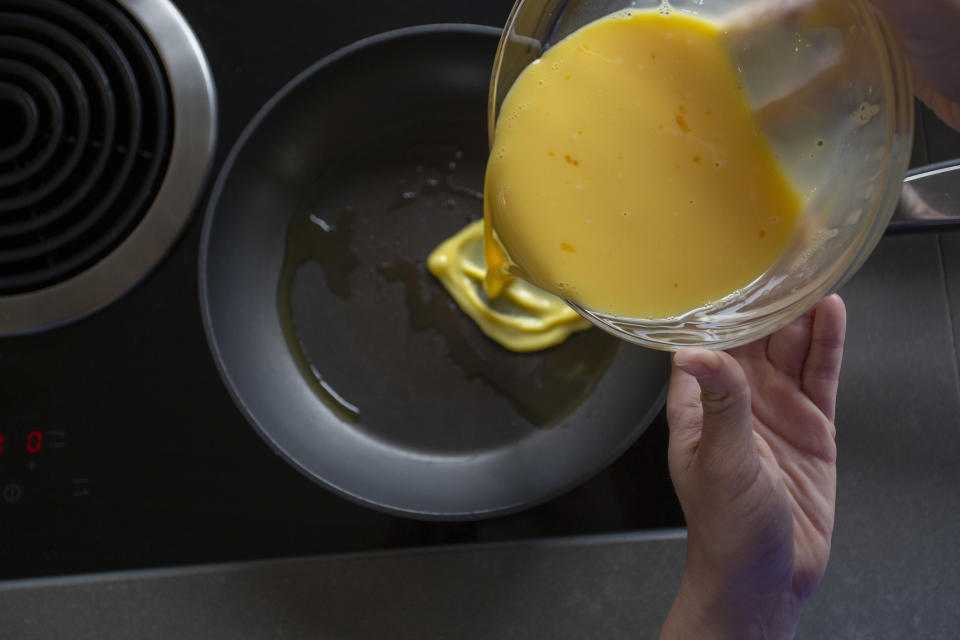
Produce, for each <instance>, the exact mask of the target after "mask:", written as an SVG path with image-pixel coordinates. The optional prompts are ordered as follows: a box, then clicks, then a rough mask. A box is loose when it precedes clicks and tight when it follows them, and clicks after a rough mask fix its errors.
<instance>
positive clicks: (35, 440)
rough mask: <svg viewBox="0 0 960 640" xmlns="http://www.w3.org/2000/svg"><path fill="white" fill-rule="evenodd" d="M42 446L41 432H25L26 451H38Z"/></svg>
mask: <svg viewBox="0 0 960 640" xmlns="http://www.w3.org/2000/svg"><path fill="white" fill-rule="evenodd" d="M42 447H43V432H42V431H31V432H30V433H28V434H27V453H40V449H41V448H42Z"/></svg>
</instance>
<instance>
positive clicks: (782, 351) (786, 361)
mask: <svg viewBox="0 0 960 640" xmlns="http://www.w3.org/2000/svg"><path fill="white" fill-rule="evenodd" d="M812 336H813V312H810V313H806V314H804V315H802V316H801V317H799V318H797V319H796V320H794V321H793V322H791V323H790V324H788V325H787V326H785V327H784V328H783V329H780V331H777V332H776V333H775V334H773V335H772V336H770V339H769V340H768V341H767V359H768V360H769V361H770V363H771V364H773V366H775V367H776V368H777V369H779V370H780V371H782V372H784V373H785V374H787V375H788V376H790V377H791V378H793V379H794V380H798V381H799V380H800V374H802V373H803V363H804V362H805V361H806V359H807V352H808V351H809V350H810V339H811V337H812Z"/></svg>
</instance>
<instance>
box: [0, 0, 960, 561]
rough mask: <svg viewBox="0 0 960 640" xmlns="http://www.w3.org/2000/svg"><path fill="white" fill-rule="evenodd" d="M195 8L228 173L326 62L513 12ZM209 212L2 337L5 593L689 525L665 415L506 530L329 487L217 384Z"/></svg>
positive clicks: (469, 6)
mask: <svg viewBox="0 0 960 640" xmlns="http://www.w3.org/2000/svg"><path fill="white" fill-rule="evenodd" d="M85 1H90V2H93V1H94V0H85ZM98 1H99V0H98ZM44 2H48V0H44ZM13 4H14V5H15V4H16V2H14V3H13ZM27 4H30V3H29V2H27ZM176 4H177V6H178V8H179V9H180V11H181V12H182V13H183V15H184V16H185V17H186V19H187V20H188V21H189V23H190V24H191V26H192V28H193V29H194V31H195V32H196V34H197V36H198V38H199V40H200V42H201V44H202V46H203V48H204V49H205V52H206V55H207V57H208V60H209V62H210V65H211V67H212V72H213V76H214V80H215V83H216V88H217V94H218V102H219V123H218V138H219V140H218V147H217V153H216V158H215V162H214V167H213V171H214V173H215V172H216V171H217V170H218V169H219V167H220V165H221V164H222V161H223V159H224V157H225V155H226V153H227V152H228V151H229V149H230V147H231V146H232V145H233V143H234V141H235V140H236V139H237V137H238V135H239V134H240V132H241V130H242V128H243V127H244V126H245V125H246V123H247V122H248V121H249V120H250V118H251V117H252V116H253V115H254V113H255V112H256V111H257V109H259V108H260V106H261V105H262V104H263V103H264V102H265V101H266V100H267V99H268V98H269V97H270V96H271V95H272V94H273V93H274V92H275V91H276V90H277V89H279V88H280V87H281V86H283V85H284V84H285V83H286V82H287V81H288V80H289V79H290V78H292V77H293V76H294V75H296V73H298V72H299V71H300V70H302V69H303V68H305V67H306V66H308V65H309V64H310V63H312V62H314V61H316V60H317V59H319V58H321V57H323V56H324V55H326V54H328V53H330V52H332V51H334V50H336V49H338V48H340V47H342V46H344V45H346V44H349V43H350V42H353V41H356V40H358V39H360V38H362V37H365V36H368V35H372V34H375V33H379V32H383V31H386V30H390V29H395V28H399V27H403V26H409V25H415V24H426V23H442V22H471V23H478V24H488V25H498V26H499V25H502V24H503V23H504V22H505V20H506V17H507V14H508V12H509V10H510V5H511V0H487V1H484V2H477V1H475V0H413V1H409V2H385V1H382V0H373V1H371V2H365V3H349V2H348V3H341V2H336V3H335V2H319V1H315V2H303V1H297V0H273V1H272V2H269V3H268V2H256V1H254V0H177V1H176ZM3 28H4V26H3V24H0V30H2V29H3ZM0 35H2V34H0ZM2 57H3V53H2V52H0V58H2ZM0 80H2V77H0ZM10 95H13V94H10ZM0 97H3V96H0ZM14 97H16V96H14ZM11 100H13V98H10V97H9V95H8V96H7V99H6V102H5V103H4V104H6V105H7V106H8V107H9V106H10V104H13V102H11ZM7 111H10V109H8V110H7ZM4 113H6V111H5V112H4ZM16 113H19V112H15V115H16ZM8 115H9V114H8ZM7 122H9V120H8V121H7ZM3 124H4V123H3V122H2V121H0V129H3ZM918 133H919V135H918V139H917V145H916V147H915V154H914V164H915V165H916V164H922V163H925V162H928V161H929V162H933V161H937V160H943V159H946V158H947V157H949V156H950V155H951V153H950V152H951V151H954V150H955V149H956V148H957V140H956V134H949V133H947V132H946V129H945V128H943V127H942V125H938V124H937V122H936V121H935V120H934V119H932V118H931V117H930V116H929V114H928V113H922V114H921V118H920V123H919V127H918ZM0 143H2V144H0V146H3V145H4V144H6V145H7V147H9V146H10V145H15V144H17V141H16V140H12V139H11V140H6V139H5V138H0ZM144 157H145V158H146V156H144ZM204 205H205V201H201V202H200V203H199V205H198V206H197V208H196V210H195V211H194V217H193V219H192V220H191V222H190V225H189V227H188V229H187V231H186V232H185V234H184V236H183V237H182V238H181V240H180V241H179V243H178V244H177V245H176V247H175V248H174V250H173V251H172V252H171V254H170V255H169V256H168V257H167V258H166V259H165V260H164V261H163V263H162V264H161V265H160V266H159V267H158V268H156V269H155V270H153V271H152V272H151V274H150V275H149V276H148V277H147V278H146V279H145V280H144V281H143V282H141V283H140V284H139V285H138V286H137V287H136V288H135V289H134V290H132V291H131V292H130V293H129V294H128V295H126V296H125V297H124V298H122V299H121V300H120V301H119V302H117V303H115V304H113V305H111V306H109V307H107V308H106V309H104V310H103V311H101V312H99V313H96V314H94V315H92V316H90V317H88V318H87V319H85V320H82V321H80V322H77V323H74V324H71V325H68V326H66V327H63V328H60V329H56V330H52V331H47V332H44V333H38V334H35V335H31V336H26V337H17V338H4V339H0V579H9V578H18V577H29V576H42V575H52V574H66V573H82V572H93V571H111V570H120V569H131V568H140V567H160V566H171V565H181V564H190V563H211V562H222V561H235V560H250V559H260V558H273V557H282V556H296V555H308V554H326V553H340V552H353V551H364V550H382V549H391V548H398V547H411V546H422V545H437V544H456V543H466V542H486V541H502V540H516V539H523V538H535V537H549V536H568V535H582V534H592V533H605V532H620V531H630V530H638V529H651V528H666V527H675V526H680V525H682V514H681V512H680V509H679V506H678V504H677V502H676V499H675V497H674V494H673V490H672V488H671V485H670V480H669V476H668V473H667V469H666V442H667V432H666V423H665V421H664V418H663V415H662V414H661V415H660V416H659V417H658V418H657V419H656V420H655V422H654V423H653V425H652V426H651V427H650V429H649V430H648V431H647V432H646V433H645V434H644V435H643V436H642V438H641V439H640V440H639V441H638V442H637V444H636V445H635V446H633V447H632V448H631V449H630V450H629V451H628V452H627V453H626V454H625V455H624V456H623V457H622V458H621V459H620V460H618V461H617V462H616V463H614V464H613V465H611V466H610V467H609V468H608V469H607V470H605V471H604V472H602V473H601V474H599V475H598V476H596V477H595V478H593V479H592V480H590V481H588V482H587V483H586V484H584V485H583V486H581V487H580V488H578V489H576V490H574V491H572V492H571V493H569V494H567V495H565V496H562V497H560V498H558V499H555V500H553V501H551V502H549V503H547V504H544V505H542V506H540V507H537V508H534V509H531V510H528V511H525V512H522V513H519V514H516V515H512V516H508V517H502V518H497V519H493V520H487V521H481V522H462V523H428V522H419V521H413V520H406V519H401V518H396V517H392V516H387V515H384V514H381V513H378V512H375V511H372V510H369V509H367V508H364V507H360V506H357V505H355V504H353V503H350V502H347V501H345V500H343V499H341V498H338V497H336V496H334V495H333V494H331V493H329V492H327V491H326V490H324V489H322V488H320V487H319V486H316V485H314V484H313V483H311V482H310V481H309V480H307V479H306V478H304V477H303V476H301V475H300V474H299V473H297V472H296V471H294V470H293V469H292V468H291V467H289V466H288V465H287V464H286V463H285V462H284V461H282V460H281V459H280V458H279V457H277V456H276V455H275V454H273V453H272V451H271V450H270V448H269V447H268V446H267V445H266V444H265V443H264V442H263V441H262V440H260V438H259V437H258V436H257V435H256V434H255V433H254V431H253V430H252V429H251V428H250V427H249V426H248V425H247V423H246V422H245V420H244V419H243V417H242V416H241V415H240V413H239V411H238V410H237V409H236V408H235V406H234V405H233V402H232V401H231V399H230V397H229V396H228V394H227V392H226V390H225V388H224V386H223V384H222V383H221V380H220V378H219V376H218V375H217V372H216V369H215V367H214V364H213V361H212V358H211V356H210V353H209V350H208V348H207V344H206V341H205V338H204V333H203V328H202V325H201V320H200V311H199V303H198V295H197V249H198V239H199V226H200V218H201V216H202V210H203V206H204ZM41 240H42V239H41Z"/></svg>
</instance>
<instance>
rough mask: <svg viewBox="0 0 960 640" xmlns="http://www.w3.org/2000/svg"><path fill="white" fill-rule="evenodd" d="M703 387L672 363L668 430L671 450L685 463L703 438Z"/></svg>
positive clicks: (668, 402) (668, 396)
mask: <svg viewBox="0 0 960 640" xmlns="http://www.w3.org/2000/svg"><path fill="white" fill-rule="evenodd" d="M700 417H701V411H700V385H699V384H697V379H696V378H694V377H693V376H691V375H690V374H689V373H687V372H686V371H684V370H683V369H681V368H680V367H678V366H677V364H676V362H673V363H672V366H671V371H670V391H669V394H668V395H667V426H668V427H669V428H670V449H671V451H672V452H675V453H676V454H677V455H682V457H683V458H684V460H682V461H681V462H684V463H685V462H686V460H687V458H688V456H689V455H691V454H692V453H693V451H694V450H695V449H696V444H697V441H698V440H699V438H700Z"/></svg>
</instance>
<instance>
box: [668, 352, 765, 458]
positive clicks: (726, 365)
mask: <svg viewBox="0 0 960 640" xmlns="http://www.w3.org/2000/svg"><path fill="white" fill-rule="evenodd" d="M674 362H675V364H676V366H677V368H678V369H680V370H682V371H684V372H685V373H687V374H689V375H690V376H692V377H693V378H695V379H696V381H697V383H698V385H699V387H700V404H701V406H702V409H703V427H702V433H701V435H700V446H699V449H698V451H697V455H705V456H729V457H730V458H731V459H737V460H747V459H748V458H747V457H746V456H751V455H753V456H756V441H755V439H754V435H753V414H752V412H751V408H750V386H749V384H748V383H747V377H746V375H745V374H744V372H743V369H742V368H741V367H740V364H739V363H738V362H737V361H736V360H735V359H734V358H733V357H732V356H730V355H729V354H727V353H723V352H717V351H707V350H705V349H681V350H680V351H678V352H677V355H676V356H675V358H674Z"/></svg>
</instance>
